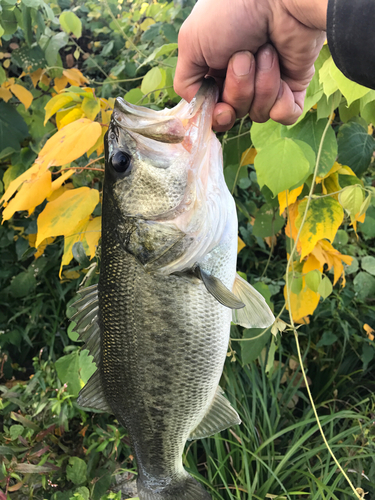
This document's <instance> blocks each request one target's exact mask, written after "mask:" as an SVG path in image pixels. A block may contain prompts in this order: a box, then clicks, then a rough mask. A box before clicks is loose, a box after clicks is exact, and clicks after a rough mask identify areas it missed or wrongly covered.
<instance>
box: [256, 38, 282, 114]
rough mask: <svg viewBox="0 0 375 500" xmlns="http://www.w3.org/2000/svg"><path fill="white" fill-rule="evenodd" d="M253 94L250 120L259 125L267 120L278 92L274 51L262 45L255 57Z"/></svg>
mask: <svg viewBox="0 0 375 500" xmlns="http://www.w3.org/2000/svg"><path fill="white" fill-rule="evenodd" d="M255 63H256V70H255V93H254V99H253V102H252V105H251V108H250V118H251V119H252V120H253V121H255V122H259V123H263V122H266V121H267V120H268V119H269V114H270V110H271V108H272V107H273V105H274V104H275V101H276V99H277V95H278V93H279V90H280V68H279V61H278V57H277V52H276V50H275V49H274V48H273V47H272V45H270V44H266V45H263V47H261V48H260V49H259V50H258V52H257V54H256V56H255Z"/></svg>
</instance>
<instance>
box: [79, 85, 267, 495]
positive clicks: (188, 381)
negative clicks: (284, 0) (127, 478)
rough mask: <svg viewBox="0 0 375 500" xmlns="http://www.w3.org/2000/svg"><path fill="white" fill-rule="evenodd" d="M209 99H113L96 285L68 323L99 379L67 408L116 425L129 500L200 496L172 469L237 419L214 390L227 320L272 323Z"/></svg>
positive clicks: (208, 94) (84, 293)
mask: <svg viewBox="0 0 375 500" xmlns="http://www.w3.org/2000/svg"><path fill="white" fill-rule="evenodd" d="M217 95H218V90H217V88H216V86H215V85H213V84H212V82H205V83H204V84H203V86H202V88H201V90H200V91H199V92H198V94H197V96H196V97H195V98H194V99H193V101H192V103H191V104H189V103H186V102H184V101H181V103H180V104H179V105H177V106H176V107H175V108H174V109H173V110H162V111H154V110H150V109H145V108H140V107H138V106H134V105H131V104H129V103H126V102H124V101H123V100H121V99H118V100H117V101H116V105H115V109H114V112H113V116H112V119H111V123H110V126H109V130H108V134H107V136H106V138H105V146H106V155H105V156H106V167H105V182H104V192H103V203H102V244H101V245H102V246H101V270H100V278H99V285H98V288H97V289H96V288H95V287H92V288H91V287H90V288H89V289H87V290H85V289H82V290H81V291H80V295H81V298H80V299H79V300H78V302H77V303H76V308H77V313H76V315H75V318H76V319H77V321H78V326H77V328H78V332H79V336H80V339H81V340H83V341H85V342H86V347H87V348H88V349H89V350H90V353H91V354H92V355H94V360H95V362H96V364H97V371H96V372H95V373H94V375H93V376H92V377H91V378H90V380H89V381H88V383H87V384H86V385H85V387H84V388H83V389H82V391H81V392H80V395H79V398H78V403H79V404H80V405H81V406H83V407H85V408H96V409H99V410H103V411H108V412H111V413H113V414H114V415H115V416H116V418H117V419H118V421H119V422H120V423H121V424H122V425H123V426H125V427H126V428H127V430H128V432H129V436H130V439H131V442H132V446H133V449H134V454H135V457H136V460H137V466H138V477H137V487H138V496H139V498H140V500H209V499H210V496H209V495H208V493H207V492H206V491H205V490H204V489H203V488H202V486H201V485H200V484H199V483H198V482H197V481H196V480H195V479H193V478H192V477H191V476H190V475H189V474H188V473H187V472H186V471H185V469H184V468H183V465H182V453H183V449H184V446H185V443H186V441H187V440H191V439H200V438H204V437H208V436H211V435H213V434H215V433H217V432H220V431H222V430H224V429H226V428H228V427H230V426H232V425H236V424H239V423H240V418H239V416H238V414H237V412H236V411H235V410H234V408H232V407H231V405H230V403H229V401H228V400H227V399H226V398H225V397H224V396H223V391H222V390H221V389H220V387H219V385H218V384H219V380H220V376H221V373H222V369H223V365H224V362H225V358H226V353H227V347H228V340H229V332H230V324H231V320H233V321H234V322H235V323H236V324H240V325H242V326H244V327H246V328H250V327H257V328H264V327H266V326H269V325H270V324H272V322H273V321H274V317H273V314H272V312H271V311H270V309H269V307H268V306H267V304H266V302H265V300H264V298H263V297H262V296H261V295H260V294H259V293H258V292H257V291H256V290H254V288H253V287H251V285H250V284H249V283H247V282H246V281H245V280H243V279H242V278H241V277H240V276H239V275H237V274H236V258H237V216H236V209H235V204H234V200H233V198H232V196H231V195H230V193H229V191H228V188H227V186H226V184H225V180H224V176H223V169H222V154H221V146H220V143H219V141H218V140H217V139H216V137H215V135H214V133H213V132H212V130H211V119H212V111H213V108H214V106H215V103H216V99H217ZM97 310H99V315H98V316H97V312H96V311H97ZM73 319H74V317H73Z"/></svg>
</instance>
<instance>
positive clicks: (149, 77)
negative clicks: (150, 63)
mask: <svg viewBox="0 0 375 500" xmlns="http://www.w3.org/2000/svg"><path fill="white" fill-rule="evenodd" d="M164 79H165V75H164ZM161 87H163V73H162V70H161V69H160V68H158V67H155V68H152V69H150V71H149V72H148V73H146V74H145V76H144V78H143V80H142V85H141V91H142V92H143V94H149V93H150V92H153V91H154V90H157V89H159V88H161Z"/></svg>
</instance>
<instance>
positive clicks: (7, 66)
mask: <svg viewBox="0 0 375 500" xmlns="http://www.w3.org/2000/svg"><path fill="white" fill-rule="evenodd" d="M3 66H4V68H5V69H7V68H9V66H10V59H5V61H4V62H3Z"/></svg>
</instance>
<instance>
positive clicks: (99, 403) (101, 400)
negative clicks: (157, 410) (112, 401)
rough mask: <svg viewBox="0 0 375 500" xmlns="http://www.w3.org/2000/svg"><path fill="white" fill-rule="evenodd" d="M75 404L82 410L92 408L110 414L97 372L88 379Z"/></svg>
mask: <svg viewBox="0 0 375 500" xmlns="http://www.w3.org/2000/svg"><path fill="white" fill-rule="evenodd" d="M77 403H78V404H79V405H80V406H82V407H83V408H92V409H94V410H101V411H106V412H108V413H112V410H111V408H110V407H109V404H108V403H107V401H106V399H105V396H104V391H103V386H102V383H101V380H100V373H99V370H96V372H95V373H94V375H92V376H91V377H90V379H89V381H88V382H87V384H86V385H85V386H84V388H83V389H82V390H81V391H80V393H79V396H78V399H77Z"/></svg>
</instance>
